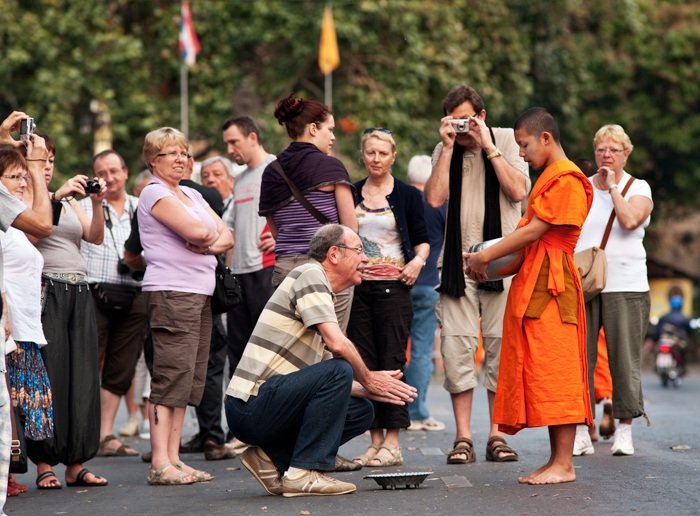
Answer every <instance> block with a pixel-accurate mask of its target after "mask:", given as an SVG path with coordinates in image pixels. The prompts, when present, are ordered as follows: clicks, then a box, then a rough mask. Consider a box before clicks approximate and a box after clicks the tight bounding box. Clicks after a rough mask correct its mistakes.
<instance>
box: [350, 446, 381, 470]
mask: <svg viewBox="0 0 700 516" xmlns="http://www.w3.org/2000/svg"><path fill="white" fill-rule="evenodd" d="M378 451H379V446H375V445H374V444H370V445H369V447H368V448H367V451H366V452H365V453H363V454H362V455H360V456H359V457H355V458H353V459H352V461H353V462H356V463H358V464H359V465H361V466H366V465H367V463H368V462H369V461H370V459H371V458H373V457H374V456H375V455H376V454H377V452H378Z"/></svg>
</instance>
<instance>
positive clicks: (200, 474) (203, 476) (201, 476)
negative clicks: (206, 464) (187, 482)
mask: <svg viewBox="0 0 700 516" xmlns="http://www.w3.org/2000/svg"><path fill="white" fill-rule="evenodd" d="M173 466H175V467H176V468H177V469H179V470H180V471H182V472H183V473H185V470H184V469H183V467H184V466H185V463H184V462H182V461H180V462H174V463H173ZM188 467H189V468H191V469H192V471H190V472H189V473H185V474H186V475H188V476H192V477H194V478H195V479H196V480H195V482H211V481H212V480H214V475H212V474H211V473H207V472H206V471H202V470H201V469H194V468H193V467H192V466H188Z"/></svg>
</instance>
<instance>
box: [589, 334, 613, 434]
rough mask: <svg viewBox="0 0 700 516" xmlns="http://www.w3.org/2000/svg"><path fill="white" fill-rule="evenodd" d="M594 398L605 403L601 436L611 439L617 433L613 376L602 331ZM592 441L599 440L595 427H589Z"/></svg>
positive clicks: (599, 336)
mask: <svg viewBox="0 0 700 516" xmlns="http://www.w3.org/2000/svg"><path fill="white" fill-rule="evenodd" d="M593 396H594V397H595V403H596V404H598V403H600V402H601V401H602V402H603V416H602V419H601V420H600V427H599V431H600V436H601V437H604V438H605V439H610V438H611V437H612V436H613V434H614V433H615V418H614V417H613V407H612V376H611V375H610V363H609V362H608V346H607V344H606V343H605V330H604V329H603V328H601V329H600V333H599V334H598V360H597V361H596V363H595V370H594V371H593ZM588 432H589V434H590V435H591V441H593V442H595V441H597V440H598V434H597V433H596V431H595V425H593V426H590V427H588Z"/></svg>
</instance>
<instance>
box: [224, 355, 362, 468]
mask: <svg viewBox="0 0 700 516" xmlns="http://www.w3.org/2000/svg"><path fill="white" fill-rule="evenodd" d="M352 380H353V375H352V368H351V367H350V364H348V363H347V362H346V361H345V360H342V359H332V360H326V361H324V362H320V363H318V364H314V365H311V366H307V367H305V368H303V369H301V370H299V371H296V372H294V373H289V374H285V375H277V376H273V377H272V378H270V379H269V380H267V381H266V382H265V383H264V384H263V385H262V386H261V387H260V390H259V391H258V395H257V396H251V397H250V398H249V399H248V401H243V400H240V399H238V398H233V397H231V396H227V397H226V419H227V420H228V425H229V428H230V429H231V431H232V432H233V435H235V436H236V437H237V438H239V439H240V440H241V441H243V442H245V443H248V444H253V445H257V446H260V448H262V450H263V451H264V452H265V453H266V454H267V455H268V456H269V457H270V459H272V461H273V462H274V463H275V466H277V469H278V470H279V471H280V473H284V472H285V471H287V469H289V467H290V466H293V467H296V468H303V469H314V470H320V471H333V470H334V469H335V456H336V455H337V453H338V448H339V447H340V446H341V445H342V444H343V443H345V442H347V441H349V440H350V439H352V438H353V437H356V436H358V435H360V434H362V433H364V432H365V431H366V430H367V429H368V428H369V426H370V424H371V423H372V419H373V418H374V410H373V408H372V404H371V403H370V402H369V401H368V400H366V399H360V398H353V397H351V396H350V390H351V387H352Z"/></svg>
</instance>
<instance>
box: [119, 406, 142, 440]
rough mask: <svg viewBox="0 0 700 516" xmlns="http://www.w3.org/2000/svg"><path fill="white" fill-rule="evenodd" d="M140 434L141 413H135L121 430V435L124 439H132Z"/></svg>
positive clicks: (130, 415)
mask: <svg viewBox="0 0 700 516" xmlns="http://www.w3.org/2000/svg"><path fill="white" fill-rule="evenodd" d="M138 433H139V413H138V412H134V413H132V414H129V418H128V419H127V420H126V421H125V422H124V424H123V425H122V426H121V427H120V428H119V435H121V436H124V437H132V436H134V435H137V434H138Z"/></svg>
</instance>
